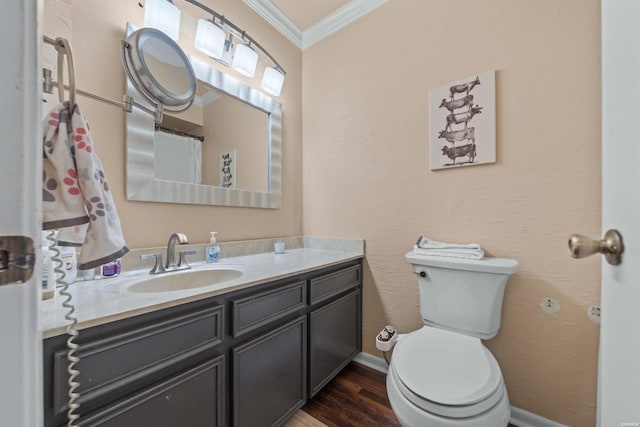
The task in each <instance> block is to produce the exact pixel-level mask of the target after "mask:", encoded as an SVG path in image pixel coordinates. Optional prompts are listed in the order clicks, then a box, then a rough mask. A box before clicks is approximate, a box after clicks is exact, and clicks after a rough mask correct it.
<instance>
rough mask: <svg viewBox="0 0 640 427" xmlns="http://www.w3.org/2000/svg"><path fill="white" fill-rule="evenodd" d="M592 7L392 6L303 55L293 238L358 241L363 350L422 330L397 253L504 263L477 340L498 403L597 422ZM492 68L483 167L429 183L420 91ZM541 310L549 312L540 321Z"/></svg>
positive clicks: (511, 2) (417, 1)
mask: <svg viewBox="0 0 640 427" xmlns="http://www.w3.org/2000/svg"><path fill="white" fill-rule="evenodd" d="M599 6H600V2H599V1H597V0H589V1H585V0H571V1H562V2H557V1H554V0H544V1H531V0H467V1H438V0H428V1H425V0H402V1H398V0H396V1H391V2H389V3H387V4H385V5H384V6H383V7H381V8H379V9H377V10H375V11H374V12H372V13H371V14H369V15H367V16H365V17H363V18H361V19H359V20H358V21H356V22H354V23H353V24H351V25H350V26H348V27H347V28H345V29H343V30H341V31H340V32H338V33H336V34H335V35H333V36H331V37H330V38H328V39H325V40H324V41H322V42H320V43H318V44H317V45H314V46H313V47H311V48H309V49H307V50H305V51H304V52H303V102H302V107H303V140H304V148H303V195H304V202H303V230H304V233H305V235H324V236H344V237H364V238H365V239H366V265H365V266H366V268H365V270H366V271H365V277H364V279H365V283H364V337H363V342H364V349H365V351H366V352H369V353H372V354H374V355H378V356H380V353H379V352H377V351H376V349H375V345H374V336H375V334H376V333H377V331H378V330H379V329H380V328H382V327H383V326H384V325H385V324H388V323H390V324H393V325H395V326H396V327H397V328H398V329H400V330H401V331H403V332H406V331H410V330H413V329H415V328H417V327H419V326H420V325H421V321H420V314H419V311H418V299H417V298H418V292H417V289H416V281H415V278H414V277H413V275H412V274H411V270H410V267H409V265H407V264H406V262H405V261H404V256H403V255H404V253H405V252H406V251H408V250H410V248H411V245H412V244H413V242H414V241H415V240H416V237H417V236H418V235H421V234H424V235H427V236H430V237H432V238H434V239H437V240H443V241H451V242H458V243H465V242H478V243H480V244H481V245H482V246H483V247H484V248H485V250H486V252H487V253H488V254H489V255H491V256H498V257H512V258H515V259H517V260H518V261H519V262H520V267H519V269H518V272H517V273H516V274H515V276H513V277H512V278H511V279H510V281H509V282H508V285H507V290H506V294H505V300H504V310H503V321H502V329H501V331H500V333H499V335H498V336H497V337H496V338H494V339H492V340H489V341H487V342H486V345H487V347H488V348H489V349H490V350H491V351H492V353H493V354H494V355H495V356H496V358H497V359H498V362H499V363H500V366H501V367H502V371H503V374H504V377H505V380H506V384H507V388H508V391H509V397H510V399H511V403H512V404H513V405H514V406H517V407H519V408H522V409H525V410H528V411H530V412H533V413H536V414H539V415H541V416H544V417H547V418H550V419H553V420H556V421H558V422H562V423H565V424H568V425H574V426H589V425H594V424H595V403H596V373H597V350H598V332H599V327H598V325H596V324H594V323H592V322H591V321H590V320H589V319H588V318H587V315H586V309H587V307H588V306H590V305H598V304H599V296H600V289H599V286H600V285H599V283H600V268H599V266H600V260H599V259H598V258H597V257H593V258H592V259H586V260H572V259H571V258H570V257H569V255H568V252H567V248H566V241H567V237H568V235H569V234H571V233H573V232H581V233H584V234H589V235H592V236H594V237H595V236H598V235H599V234H600V200H601V199H600V31H599V27H600V9H599ZM492 69H495V70H496V71H497V72H496V92H497V93H496V102H497V111H496V114H497V129H496V131H497V156H498V161H497V163H495V164H490V165H484V166H474V167H468V168H461V169H455V170H443V171H437V172H432V171H430V170H429V167H428V157H427V156H428V154H427V153H428V135H427V132H428V128H429V117H428V111H429V110H428V95H429V89H430V88H432V87H437V86H440V85H442V84H446V83H448V82H450V81H455V80H458V79H461V78H465V77H467V76H472V75H473V76H474V75H476V74H477V73H481V72H483V71H487V70H492ZM544 297H550V298H553V299H555V300H557V301H558V302H559V303H560V304H561V310H560V311H559V312H557V313H554V314H546V313H544V312H542V311H541V309H540V307H539V305H538V304H539V301H540V299H541V298H544Z"/></svg>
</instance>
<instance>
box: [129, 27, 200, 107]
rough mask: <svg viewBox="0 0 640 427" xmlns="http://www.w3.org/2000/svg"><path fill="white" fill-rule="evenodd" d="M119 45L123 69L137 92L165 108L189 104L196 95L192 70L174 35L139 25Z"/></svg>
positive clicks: (187, 105)
mask: <svg viewBox="0 0 640 427" xmlns="http://www.w3.org/2000/svg"><path fill="white" fill-rule="evenodd" d="M122 45H123V47H122V62H123V66H124V69H125V71H126V72H127V75H128V76H129V79H130V80H131V82H132V83H133V85H134V86H135V88H136V90H137V91H138V92H139V93H140V95H142V96H143V97H144V98H145V99H146V100H147V101H149V102H150V103H151V104H153V105H158V106H162V107H163V109H164V110H165V111H170V112H179V111H184V110H186V109H187V108H189V107H190V106H191V104H192V103H193V100H194V99H195V96H196V77H195V73H194V72H193V68H192V66H191V63H190V62H189V59H188V58H187V56H186V55H185V53H184V52H183V51H182V49H181V48H180V46H178V44H177V43H176V42H175V41H173V39H171V38H170V37H169V36H167V35H166V34H164V33H163V32H161V31H158V30H156V29H154V28H141V29H139V30H136V31H134V32H133V33H131V34H130V35H129V36H128V37H127V40H126V41H125V42H124V43H123V44H122Z"/></svg>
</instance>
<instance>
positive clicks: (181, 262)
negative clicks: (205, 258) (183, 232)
mask: <svg viewBox="0 0 640 427" xmlns="http://www.w3.org/2000/svg"><path fill="white" fill-rule="evenodd" d="M197 253H198V251H194V250H189V251H180V252H179V255H180V256H179V258H178V268H180V269H185V270H187V269H189V268H191V266H190V265H189V263H188V262H187V255H195V254H197Z"/></svg>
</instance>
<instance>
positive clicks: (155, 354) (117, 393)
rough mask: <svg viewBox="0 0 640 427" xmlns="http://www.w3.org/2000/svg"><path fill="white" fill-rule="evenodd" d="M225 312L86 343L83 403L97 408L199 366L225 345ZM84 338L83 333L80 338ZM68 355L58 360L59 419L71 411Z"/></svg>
mask: <svg viewBox="0 0 640 427" xmlns="http://www.w3.org/2000/svg"><path fill="white" fill-rule="evenodd" d="M223 318H224V316H223V306H221V305H216V306H213V307H210V308H206V309H203V310H198V311H195V312H191V313H188V314H184V315H181V316H179V317H175V318H172V319H169V320H165V321H161V322H158V323H155V324H153V325H150V326H146V327H142V328H138V329H134V330H131V331H127V332H123V333H119V334H116V335H113V336H111V337H108V338H103V339H98V340H94V341H90V342H88V343H81V345H80V347H79V351H78V352H77V355H78V356H79V357H80V362H79V363H78V364H77V365H76V369H78V370H79V371H80V375H79V376H78V381H79V383H80V387H79V388H78V392H79V393H80V398H79V399H78V402H79V403H80V406H81V408H82V407H83V406H85V407H87V409H89V408H95V407H97V405H100V406H102V405H103V404H104V400H105V398H107V396H108V399H109V400H111V399H114V398H118V397H121V396H123V395H124V394H126V393H130V392H132V391H134V390H136V389H138V388H140V387H143V386H146V385H148V384H150V383H151V382H153V381H157V380H159V379H161V378H163V377H166V376H167V375H168V374H171V373H175V372H178V371H179V370H182V369H184V368H185V367H186V366H188V364H192V363H194V358H196V357H197V356H198V354H200V353H201V352H203V351H204V350H207V349H211V348H213V347H215V346H216V345H218V344H220V343H222V340H223V338H224V329H223V326H224V325H223V321H224V320H223ZM80 337H82V332H81V333H80ZM66 356H67V350H66V349H65V350H60V351H57V352H56V353H55V354H54V361H53V384H54V388H53V408H54V414H56V415H57V414H60V413H62V412H63V411H65V410H66V403H67V397H68V396H67V393H68V386H67V364H68V362H67V358H66Z"/></svg>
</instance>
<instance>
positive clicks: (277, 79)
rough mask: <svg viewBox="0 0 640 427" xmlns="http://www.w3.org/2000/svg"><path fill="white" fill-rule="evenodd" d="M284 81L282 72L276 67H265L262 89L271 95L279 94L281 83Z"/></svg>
mask: <svg viewBox="0 0 640 427" xmlns="http://www.w3.org/2000/svg"><path fill="white" fill-rule="evenodd" d="M283 83H284V74H282V73H281V72H280V70H278V69H277V68H272V67H266V68H265V69H264V74H263V75H262V89H264V90H265V92H267V93H269V94H271V95H273V96H280V92H281V91H282V84H283Z"/></svg>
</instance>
